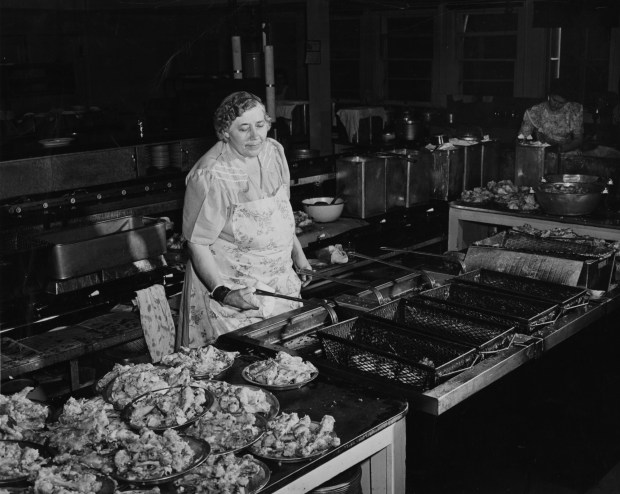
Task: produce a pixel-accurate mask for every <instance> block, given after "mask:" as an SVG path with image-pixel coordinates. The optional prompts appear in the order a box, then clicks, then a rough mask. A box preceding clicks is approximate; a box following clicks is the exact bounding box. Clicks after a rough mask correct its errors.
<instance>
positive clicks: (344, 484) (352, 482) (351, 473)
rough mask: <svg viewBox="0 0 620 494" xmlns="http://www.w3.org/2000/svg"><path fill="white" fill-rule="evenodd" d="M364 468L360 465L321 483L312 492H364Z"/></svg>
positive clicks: (353, 493) (322, 493) (332, 493)
mask: <svg viewBox="0 0 620 494" xmlns="http://www.w3.org/2000/svg"><path fill="white" fill-rule="evenodd" d="M361 479H362V468H361V467H360V466H359V465H356V466H354V467H351V468H349V469H348V470H345V471H344V472H342V473H341V474H340V475H337V476H335V477H334V478H333V479H331V480H328V481H327V482H325V483H324V484H321V485H320V486H319V487H317V488H316V489H314V490H312V491H310V494H362V483H361Z"/></svg>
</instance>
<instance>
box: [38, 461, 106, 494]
mask: <svg viewBox="0 0 620 494" xmlns="http://www.w3.org/2000/svg"><path fill="white" fill-rule="evenodd" d="M102 487H103V482H102V480H101V478H100V477H99V476H98V474H97V472H94V471H92V470H90V469H88V468H85V467H83V466H81V465H69V464H67V465H61V466H58V465H53V466H50V467H44V468H41V470H40V471H39V473H38V475H37V478H36V480H35V482H34V492H35V494H71V493H74V492H76V493H78V492H79V493H84V494H96V493H97V492H99V491H101V490H102Z"/></svg>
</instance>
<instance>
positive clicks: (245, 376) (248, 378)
mask: <svg viewBox="0 0 620 494" xmlns="http://www.w3.org/2000/svg"><path fill="white" fill-rule="evenodd" d="M259 363H262V362H254V363H253V364H250V365H248V366H247V367H245V368H244V369H243V370H242V371H241V376H242V377H243V379H245V380H246V381H247V382H249V383H251V384H253V385H255V386H259V387H261V388H265V389H271V390H273V391H286V390H287V389H297V388H301V387H302V386H305V385H306V384H308V383H309V382H312V381H314V380H315V379H316V378H317V377H318V375H319V372H318V371H317V372H313V373H311V374H310V378H309V379H307V380H305V381H301V382H298V383H291V384H265V383H261V382H259V381H255V380H254V379H252V377H251V376H250V370H251V369H252V366H256V365H257V364H259Z"/></svg>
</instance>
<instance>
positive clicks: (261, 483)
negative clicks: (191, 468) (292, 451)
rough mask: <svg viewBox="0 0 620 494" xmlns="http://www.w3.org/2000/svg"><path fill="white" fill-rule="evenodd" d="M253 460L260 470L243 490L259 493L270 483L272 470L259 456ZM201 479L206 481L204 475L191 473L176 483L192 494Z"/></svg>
mask: <svg viewBox="0 0 620 494" xmlns="http://www.w3.org/2000/svg"><path fill="white" fill-rule="evenodd" d="M252 462H253V463H255V464H256V465H258V467H259V469H260V470H259V472H258V473H257V474H256V475H254V476H253V477H251V478H250V479H249V482H248V484H247V485H246V486H245V490H244V491H243V492H244V493H245V494H257V493H258V492H260V491H261V490H262V489H263V487H265V486H266V485H267V484H268V483H269V479H270V478H271V470H270V469H269V467H268V466H267V465H266V464H265V463H264V462H262V461H261V460H259V459H258V458H253V459H252ZM200 481H204V477H202V476H198V475H194V474H193V473H190V474H189V475H188V476H187V477H186V478H181V479H179V480H177V481H176V482H175V484H176V486H177V487H178V488H182V489H183V490H182V492H183V493H184V494H192V493H194V492H196V491H197V490H198V487H200V483H199V482H200ZM179 492H180V491H179ZM201 492H202V491H201Z"/></svg>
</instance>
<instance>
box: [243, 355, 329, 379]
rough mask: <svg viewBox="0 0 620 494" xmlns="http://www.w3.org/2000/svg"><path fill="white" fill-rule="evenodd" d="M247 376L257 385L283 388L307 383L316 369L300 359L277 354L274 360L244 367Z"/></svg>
mask: <svg viewBox="0 0 620 494" xmlns="http://www.w3.org/2000/svg"><path fill="white" fill-rule="evenodd" d="M246 372H247V376H248V377H249V378H250V379H251V380H252V381H254V382H257V383H259V384H268V385H270V386H285V385H288V384H298V383H304V382H306V381H309V380H310V379H311V378H312V377H313V374H316V373H318V372H319V371H318V369H317V368H316V367H315V366H314V365H313V364H312V363H310V362H304V361H303V360H302V358H301V357H294V356H292V355H289V354H288V353H286V352H278V353H277V355H276V357H275V358H270V359H267V360H261V361H259V362H256V363H254V364H251V365H249V366H248V367H246Z"/></svg>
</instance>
